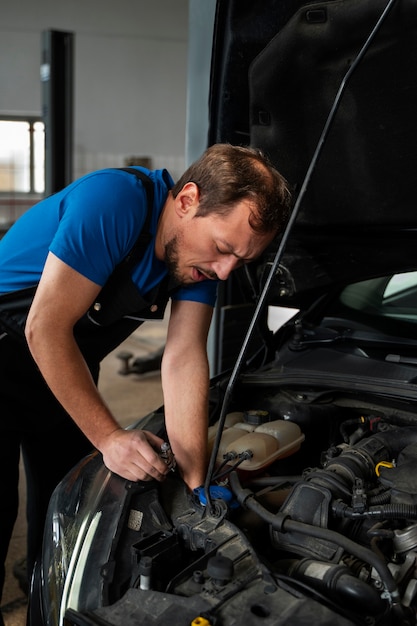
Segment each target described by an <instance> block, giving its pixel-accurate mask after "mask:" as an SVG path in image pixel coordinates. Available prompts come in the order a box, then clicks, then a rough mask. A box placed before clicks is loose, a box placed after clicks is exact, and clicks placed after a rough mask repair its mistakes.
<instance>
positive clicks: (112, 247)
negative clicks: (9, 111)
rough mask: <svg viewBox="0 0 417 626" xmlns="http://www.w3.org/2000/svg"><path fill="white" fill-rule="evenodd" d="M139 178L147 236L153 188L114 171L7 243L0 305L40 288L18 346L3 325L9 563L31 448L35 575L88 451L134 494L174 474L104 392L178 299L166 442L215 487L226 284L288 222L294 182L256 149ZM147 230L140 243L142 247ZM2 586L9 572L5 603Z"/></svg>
mask: <svg viewBox="0 0 417 626" xmlns="http://www.w3.org/2000/svg"><path fill="white" fill-rule="evenodd" d="M138 169H139V170H140V171H139V173H140V172H142V173H145V174H147V175H148V177H149V178H150V179H151V182H152V191H153V196H154V198H153V202H152V211H151V214H150V216H149V217H150V219H149V224H146V215H147V208H146V207H147V191H146V189H147V188H148V187H147V186H146V185H145V182H144V181H143V180H141V179H140V178H137V177H136V176H135V175H134V174H132V173H131V172H127V171H124V170H122V169H121V170H119V169H107V170H101V171H98V172H93V173H91V174H88V175H86V176H84V177H83V178H81V179H79V180H77V181H75V182H74V183H72V184H70V185H69V186H68V187H66V188H65V189H63V190H62V191H60V192H58V193H57V194H55V195H53V196H51V197H49V198H46V199H45V200H43V201H42V202H40V203H38V204H37V205H35V206H34V207H33V208H32V209H30V210H29V211H28V212H27V213H25V214H24V215H23V216H22V217H21V218H20V219H19V220H18V221H17V222H16V224H14V226H13V227H12V228H11V229H10V230H9V231H8V233H7V234H6V235H5V237H4V238H3V239H2V241H1V242H0V293H3V294H10V293H13V296H12V300H13V298H16V296H18V295H19V294H20V293H21V292H20V291H19V290H22V289H25V288H29V287H31V286H33V285H34V286H35V289H36V293H35V295H34V298H33V302H32V303H31V305H30V308H29V312H28V315H27V321H26V318H25V319H24V321H25V326H24V331H23V332H22V337H21V338H19V332H14V328H13V324H10V323H9V322H10V319H9V318H10V315H9V314H8V313H7V312H6V313H5V314H4V315H3V316H2V314H1V313H0V330H1V328H3V330H4V333H3V335H2V339H1V340H0V375H1V377H0V381H1V382H0V397H1V404H2V410H1V417H0V467H1V469H2V476H3V493H2V496H3V503H5V505H4V506H3V511H2V516H0V558H1V562H2V563H4V560H5V557H6V553H7V547H8V543H9V539H10V536H11V533H12V529H13V525H14V521H15V518H16V513H17V501H18V498H17V485H18V463H19V453H20V449H21V450H22V455H23V459H24V463H25V471H26V475H27V497H28V504H27V517H28V571H29V572H30V571H31V568H32V566H33V564H34V560H35V558H36V556H37V552H38V551H39V549H40V545H41V540H42V530H43V523H44V518H45V513H46V508H47V505H48V501H49V497H50V495H51V492H52V490H53V489H54V487H55V486H56V484H57V483H58V482H59V480H60V479H61V478H62V477H63V476H64V475H65V473H66V472H67V471H69V469H70V468H71V467H72V466H73V465H74V464H75V463H76V462H77V461H78V460H79V459H81V458H82V457H83V456H85V455H86V454H87V453H88V452H89V451H90V450H91V449H92V448H96V449H97V450H99V451H100V453H101V454H102V456H103V461H104V463H105V465H106V466H107V468H108V469H109V470H111V471H112V472H115V473H117V474H119V475H120V476H122V477H123V478H125V479H127V480H130V481H139V480H151V479H156V480H158V481H161V480H163V479H164V477H165V476H166V474H167V471H168V466H167V465H166V463H165V462H164V460H163V459H161V458H160V456H159V451H160V447H161V444H162V443H163V442H162V440H161V439H160V438H159V437H156V436H155V435H153V434H152V433H150V432H146V431H139V430H124V429H122V428H121V427H120V425H119V424H118V422H117V416H114V415H112V414H111V412H110V410H109V408H108V407H107V406H106V404H105V403H104V401H103V399H102V398H101V396H100V394H99V392H98V390H97V380H98V370H99V363H100V361H101V359H102V358H103V357H104V356H105V355H106V354H107V353H108V352H110V351H111V350H113V349H114V348H115V347H116V346H117V345H118V344H119V343H121V341H123V340H124V339H125V338H126V337H127V336H128V335H129V334H130V333H131V332H133V330H134V329H135V328H137V327H138V325H139V324H140V323H141V322H140V320H142V319H144V318H146V317H152V315H155V313H156V314H159V315H160V316H162V315H163V309H164V305H165V303H166V299H167V297H168V295H169V296H170V297H171V313H170V319H169V323H168V332H167V339H166V345H165V350H164V356H163V361H162V367H161V377H162V389H163V396H164V409H165V419H166V428H167V434H168V438H169V442H170V444H171V447H172V451H173V453H174V454H175V458H176V461H177V466H178V469H179V471H180V473H181V475H182V477H183V479H184V481H185V483H186V485H187V486H188V487H189V488H190V489H193V488H194V487H197V486H199V485H201V484H202V483H203V482H204V476H205V469H206V463H207V454H206V445H207V427H208V424H207V413H208V388H209V368H208V360H207V351H206V343H207V335H208V330H209V326H210V321H211V317H212V311H213V306H214V304H215V297H216V285H217V281H218V280H226V279H227V277H228V276H229V274H230V272H231V271H232V270H234V269H236V268H237V267H239V266H241V265H242V264H244V263H250V262H251V261H253V260H254V259H256V258H257V257H258V256H259V255H260V254H261V253H262V252H263V250H264V249H265V248H266V247H267V246H268V245H269V244H270V243H271V241H272V239H273V238H274V237H275V236H276V234H277V233H278V232H279V231H280V230H281V229H282V227H283V224H284V221H285V219H286V217H287V213H288V208H289V199H290V194H289V191H288V188H287V184H286V182H285V180H284V179H283V178H282V176H281V175H280V174H279V173H278V172H277V171H276V170H275V169H274V168H273V167H272V166H271V165H270V164H269V162H268V161H267V160H266V159H265V158H264V157H263V156H262V155H261V154H260V153H259V152H258V151H256V150H251V149H248V148H241V147H236V146H231V145H228V144H218V145H215V146H212V147H211V148H209V149H208V150H207V151H206V152H205V153H204V154H203V155H202V157H201V158H200V159H199V160H198V161H197V162H196V163H194V164H193V165H191V166H190V168H189V169H188V170H187V171H186V172H185V174H183V176H182V177H181V178H180V180H179V181H178V182H177V183H176V184H175V185H174V184H173V181H172V179H171V177H170V176H169V174H168V173H167V172H166V170H157V171H149V170H144V169H143V168H138ZM148 182H149V181H148ZM170 187H172V188H171V189H170ZM148 193H149V189H148ZM147 229H148V230H149V233H146V232H145V236H146V234H149V242H148V243H144V240H143V239H141V238H140V237H139V235H141V236H142V237H143V230H145V231H146V230H147ZM135 244H136V245H135ZM132 249H133V252H132ZM126 259H127V261H126ZM115 276H116V279H115V278H114V277H115ZM110 277H112V278H110ZM168 279H169V284H167V282H168ZM104 285H106V287H104ZM34 291H35V290H34ZM23 293H26V292H23ZM8 298H9V299H10V296H6V300H7V299H8ZM3 299H4V298H3ZM1 310H2V307H1V298H0V311H1ZM12 317H13V315H12ZM12 321H13V320H12ZM1 325H2V326H1ZM5 508H6V509H7V510H6V511H5V510H4V509H5ZM3 579H4V568H3V574H2V577H1V578H0V590H1V588H2V585H3Z"/></svg>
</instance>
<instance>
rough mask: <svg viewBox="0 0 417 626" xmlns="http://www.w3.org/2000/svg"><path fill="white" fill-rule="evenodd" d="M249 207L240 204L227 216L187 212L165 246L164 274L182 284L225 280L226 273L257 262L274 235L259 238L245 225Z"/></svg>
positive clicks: (247, 224)
mask: <svg viewBox="0 0 417 626" xmlns="http://www.w3.org/2000/svg"><path fill="white" fill-rule="evenodd" d="M249 215H250V205H249V202H248V201H242V202H240V203H239V204H237V205H236V207H235V208H234V209H233V210H232V211H231V213H229V214H228V215H225V216H222V215H217V214H209V215H207V216H206V217H196V216H195V212H190V213H189V214H187V216H186V217H184V218H183V219H182V221H181V223H180V224H179V226H178V228H177V229H176V232H175V234H174V235H173V236H172V237H171V238H170V239H169V240H168V241H167V243H166V244H165V262H166V264H167V265H168V270H169V272H170V274H171V275H173V276H174V277H175V278H176V280H177V281H179V282H181V283H182V284H192V283H195V282H200V281H202V280H206V279H212V280H226V279H227V278H228V276H229V275H230V272H232V271H233V270H235V269H236V268H238V267H240V266H241V265H243V264H245V263H249V262H251V261H253V260H254V259H255V258H257V257H258V256H259V255H260V254H261V253H262V252H263V250H264V249H265V248H266V247H267V246H268V245H269V244H270V243H271V241H272V239H273V237H274V234H275V233H272V234H267V235H259V234H257V233H255V232H254V231H253V230H252V228H251V227H250V225H249V221H248V220H249Z"/></svg>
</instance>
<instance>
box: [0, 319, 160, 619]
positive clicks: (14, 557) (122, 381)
mask: <svg viewBox="0 0 417 626" xmlns="http://www.w3.org/2000/svg"><path fill="white" fill-rule="evenodd" d="M165 336H166V321H165V320H164V321H162V322H148V323H146V324H144V325H143V326H141V327H140V328H139V329H138V330H137V331H136V332H135V333H134V334H133V335H132V336H131V337H129V339H127V340H126V341H125V342H124V343H123V344H122V345H121V346H119V348H117V349H116V350H115V351H114V352H112V353H111V354H109V356H108V357H106V359H105V360H104V361H103V363H102V370H101V378H100V383H99V388H100V390H101V392H102V394H103V396H104V397H105V399H106V401H107V403H108V404H109V406H110V407H111V408H112V410H113V412H114V414H115V415H116V417H117V418H118V419H119V421H120V423H121V424H122V426H126V425H128V424H129V423H131V422H133V421H134V420H136V419H137V418H139V417H141V416H142V415H146V414H147V413H148V412H150V411H151V410H153V409H155V408H157V407H159V406H161V404H162V391H161V379H160V372H159V370H158V371H154V372H148V373H147V374H142V375H137V374H130V375H128V376H122V375H120V374H119V373H118V372H119V369H120V368H121V366H122V361H121V360H120V359H119V358H118V357H117V355H118V354H119V353H120V352H122V351H128V352H131V353H133V355H134V357H135V358H136V357H144V356H147V355H150V354H152V353H154V352H155V351H157V350H158V349H159V348H160V347H161V346H163V345H164V342H165ZM21 476H22V479H21V482H22V484H21V490H20V491H21V493H20V509H19V517H18V520H17V523H16V525H15V529H14V534H13V538H12V543H11V545H10V549H9V554H8V559H7V563H6V570H7V571H6V585H5V588H4V593H3V599H2V606H1V609H2V611H3V618H4V622H5V626H25V624H26V597H25V595H24V594H23V593H22V591H21V590H20V588H19V585H18V582H17V580H16V579H15V577H14V576H13V572H12V569H13V564H14V563H15V562H16V561H18V560H19V559H22V558H24V556H25V542H26V534H25V533H26V523H25V510H24V509H25V481H24V475H23V471H21Z"/></svg>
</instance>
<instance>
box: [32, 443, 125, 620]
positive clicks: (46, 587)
mask: <svg viewBox="0 0 417 626" xmlns="http://www.w3.org/2000/svg"><path fill="white" fill-rule="evenodd" d="M125 498H126V481H125V480H123V479H121V478H120V477H118V476H116V475H114V474H112V473H111V472H109V471H108V470H107V468H106V467H105V466H104V465H103V463H102V461H101V457H100V456H99V455H98V454H93V455H91V456H89V457H87V458H86V459H84V460H83V461H82V462H81V463H79V464H78V465H77V466H76V467H75V468H74V469H73V470H72V471H71V472H70V473H69V474H68V475H67V476H66V477H65V478H64V480H63V481H62V482H61V483H60V484H59V485H58V486H57V487H56V489H55V491H54V493H53V495H52V497H51V500H50V503H49V509H48V514H47V518H46V523H45V532H44V541H43V554H42V562H41V603H42V612H43V616H44V621H45V625H47V626H60V625H62V624H63V618H64V614H65V611H66V609H67V608H68V607H71V608H72V609H75V610H78V611H81V610H88V609H89V608H97V607H99V606H102V603H103V602H102V589H103V580H104V578H103V576H105V573H104V572H105V569H106V568H105V566H106V565H107V564H108V560H109V554H110V550H111V546H112V540H113V538H114V534H115V531H116V529H117V526H118V523H119V517H120V512H121V511H122V509H123V504H124V501H125Z"/></svg>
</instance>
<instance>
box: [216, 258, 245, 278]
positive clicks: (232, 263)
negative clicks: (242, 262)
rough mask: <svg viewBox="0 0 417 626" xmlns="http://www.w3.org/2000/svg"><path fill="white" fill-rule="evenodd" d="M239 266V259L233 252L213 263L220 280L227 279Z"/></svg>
mask: <svg viewBox="0 0 417 626" xmlns="http://www.w3.org/2000/svg"><path fill="white" fill-rule="evenodd" d="M238 266H239V259H237V258H236V257H235V256H233V255H232V254H228V255H226V256H224V257H222V258H221V259H220V260H219V261H216V262H215V263H213V265H212V269H213V271H214V272H216V274H217V276H218V278H219V280H227V278H229V276H230V273H231V272H232V271H233V270H234V269H236V268H237V267H238Z"/></svg>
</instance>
